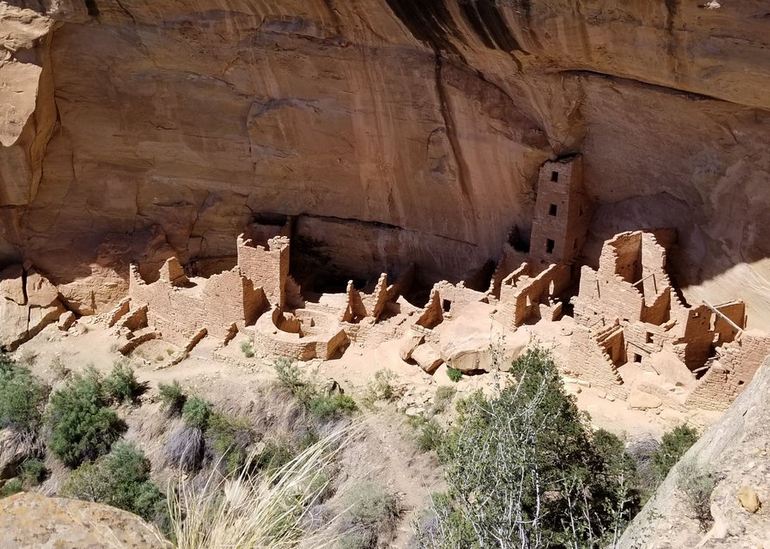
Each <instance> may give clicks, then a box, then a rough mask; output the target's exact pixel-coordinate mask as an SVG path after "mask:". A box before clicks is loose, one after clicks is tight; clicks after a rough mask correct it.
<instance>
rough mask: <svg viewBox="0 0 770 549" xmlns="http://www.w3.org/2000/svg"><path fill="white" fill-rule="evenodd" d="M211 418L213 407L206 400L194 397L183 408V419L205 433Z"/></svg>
mask: <svg viewBox="0 0 770 549" xmlns="http://www.w3.org/2000/svg"><path fill="white" fill-rule="evenodd" d="M210 416H211V405H210V404H209V403H208V402H206V401H205V400H204V399H202V398H200V397H197V396H194V397H191V398H189V399H187V401H186V402H185V403H184V406H183V407H182V419H183V420H184V422H185V423H186V424H187V425H188V426H190V427H196V428H198V429H200V430H201V431H205V430H206V428H207V427H208V423H209V417H210Z"/></svg>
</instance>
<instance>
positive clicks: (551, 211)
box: [548, 204, 558, 215]
mask: <svg viewBox="0 0 770 549" xmlns="http://www.w3.org/2000/svg"><path fill="white" fill-rule="evenodd" d="M557 209H558V208H557V207H556V204H551V205H550V206H548V215H556V211H557Z"/></svg>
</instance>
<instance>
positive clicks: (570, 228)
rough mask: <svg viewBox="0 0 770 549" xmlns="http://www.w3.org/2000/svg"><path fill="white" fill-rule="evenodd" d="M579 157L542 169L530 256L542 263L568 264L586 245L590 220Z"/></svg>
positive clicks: (559, 161)
mask: <svg viewBox="0 0 770 549" xmlns="http://www.w3.org/2000/svg"><path fill="white" fill-rule="evenodd" d="M589 207H590V203H589V201H588V199H587V197H586V195H585V193H584V190H583V162H582V158H581V157H580V156H575V157H572V158H568V159H563V160H558V161H554V162H546V163H545V164H543V166H542V168H541V169H540V174H539V179H538V185H537V200H536V201H535V214H534V218H533V220H532V235H531V238H530V249H529V255H530V258H531V259H532V261H534V262H540V263H562V262H564V263H569V262H571V261H572V260H573V259H574V258H575V257H576V256H577V255H578V254H579V253H580V250H581V249H582V248H583V244H585V239H586V235H587V233H588V225H589V222H590V218H591V216H590V212H589Z"/></svg>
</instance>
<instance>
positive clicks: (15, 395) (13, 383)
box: [0, 355, 46, 431]
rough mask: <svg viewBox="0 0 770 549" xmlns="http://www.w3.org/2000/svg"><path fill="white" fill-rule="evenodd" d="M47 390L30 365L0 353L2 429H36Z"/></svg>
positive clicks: (0, 416)
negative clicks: (29, 367) (26, 366)
mask: <svg viewBox="0 0 770 549" xmlns="http://www.w3.org/2000/svg"><path fill="white" fill-rule="evenodd" d="M45 398H46V390H45V388H44V387H43V385H42V384H41V383H40V382H39V381H37V379H35V378H34V376H33V375H32V374H31V373H30V371H29V369H28V368H25V367H24V366H21V365H19V364H16V363H14V362H13V361H11V360H10V359H9V358H7V357H5V356H3V355H0V429H4V428H7V427H10V428H13V429H15V430H17V431H36V430H37V428H38V426H39V425H40V420H41V418H42V409H43V405H44V403H45Z"/></svg>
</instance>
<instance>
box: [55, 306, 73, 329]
mask: <svg viewBox="0 0 770 549" xmlns="http://www.w3.org/2000/svg"><path fill="white" fill-rule="evenodd" d="M76 320H77V319H76V318H75V313H73V312H72V311H67V312H64V313H62V314H61V315H59V322H58V323H57V325H58V326H59V329H60V330H61V331H63V332H66V331H67V330H69V329H70V328H72V325H73V324H75V321H76Z"/></svg>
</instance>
